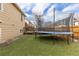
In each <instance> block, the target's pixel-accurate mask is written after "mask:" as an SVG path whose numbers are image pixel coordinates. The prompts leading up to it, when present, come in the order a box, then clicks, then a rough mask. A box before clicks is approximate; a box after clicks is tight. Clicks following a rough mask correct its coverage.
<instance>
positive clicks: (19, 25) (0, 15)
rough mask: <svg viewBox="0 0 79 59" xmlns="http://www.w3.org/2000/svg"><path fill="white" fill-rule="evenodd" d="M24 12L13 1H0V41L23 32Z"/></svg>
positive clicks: (2, 41) (7, 39)
mask: <svg viewBox="0 0 79 59" xmlns="http://www.w3.org/2000/svg"><path fill="white" fill-rule="evenodd" d="M24 20H25V14H24V13H23V11H22V10H21V9H20V8H19V7H18V5H17V4H15V3H0V43H4V42H6V41H9V40H12V39H13V38H15V37H17V36H20V35H22V34H23V29H24V27H25V21H24Z"/></svg>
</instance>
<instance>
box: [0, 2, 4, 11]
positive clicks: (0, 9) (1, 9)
mask: <svg viewBox="0 0 79 59" xmlns="http://www.w3.org/2000/svg"><path fill="white" fill-rule="evenodd" d="M0 4H1V8H0V12H2V11H3V9H4V8H3V3H0Z"/></svg>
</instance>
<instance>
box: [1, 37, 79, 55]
mask: <svg viewBox="0 0 79 59" xmlns="http://www.w3.org/2000/svg"><path fill="white" fill-rule="evenodd" d="M0 55H1V56H44V55H45V56H63V55H69V56H70V55H79V42H76V43H71V44H70V45H68V44H67V43H66V41H64V40H60V39H57V40H53V39H50V38H47V37H46V38H40V39H39V38H36V39H35V37H34V35H24V36H23V37H21V38H20V39H18V40H16V41H15V42H13V43H11V44H10V45H8V46H0Z"/></svg>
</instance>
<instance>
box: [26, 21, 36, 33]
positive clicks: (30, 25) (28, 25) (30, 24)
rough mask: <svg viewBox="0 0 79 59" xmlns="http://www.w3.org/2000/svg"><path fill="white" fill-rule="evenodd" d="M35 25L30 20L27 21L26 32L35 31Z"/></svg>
mask: <svg viewBox="0 0 79 59" xmlns="http://www.w3.org/2000/svg"><path fill="white" fill-rule="evenodd" d="M34 30H35V28H34V25H33V24H32V23H31V22H30V21H27V20H26V21H25V32H26V31H34Z"/></svg>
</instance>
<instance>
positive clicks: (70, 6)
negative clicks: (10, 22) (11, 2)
mask: <svg viewBox="0 0 79 59" xmlns="http://www.w3.org/2000/svg"><path fill="white" fill-rule="evenodd" d="M18 5H19V6H20V7H21V9H22V10H23V11H24V13H25V14H26V16H27V17H28V18H29V20H32V19H33V15H34V14H37V15H43V18H44V19H45V21H52V19H53V15H54V12H53V10H54V8H55V15H56V16H55V17H56V20H61V19H64V18H66V17H68V16H69V14H70V13H78V12H79V4H78V3H20V4H18Z"/></svg>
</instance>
